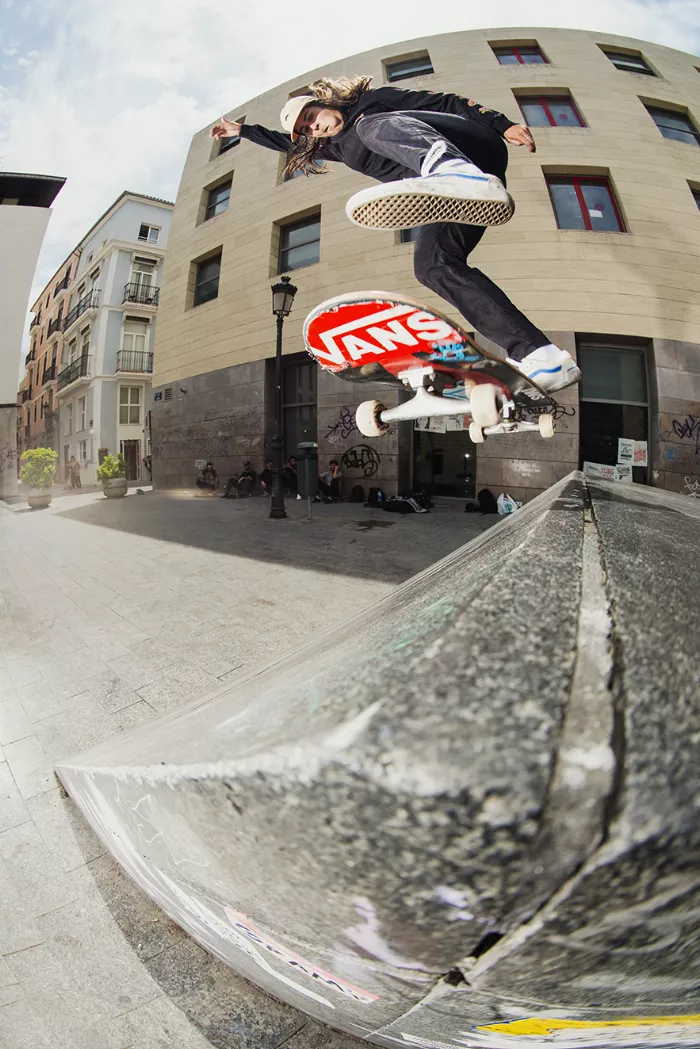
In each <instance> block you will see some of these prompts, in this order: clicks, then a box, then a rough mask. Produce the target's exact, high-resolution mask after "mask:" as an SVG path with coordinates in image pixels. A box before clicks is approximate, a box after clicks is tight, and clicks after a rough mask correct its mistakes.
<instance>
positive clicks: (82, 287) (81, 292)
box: [76, 284, 85, 302]
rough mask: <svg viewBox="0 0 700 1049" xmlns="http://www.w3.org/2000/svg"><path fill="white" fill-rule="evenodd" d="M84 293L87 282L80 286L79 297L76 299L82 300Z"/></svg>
mask: <svg viewBox="0 0 700 1049" xmlns="http://www.w3.org/2000/svg"><path fill="white" fill-rule="evenodd" d="M84 294H85V284H81V285H80V287H79V288H78V291H77V296H78V298H77V300H76V301H77V302H80V300H81V299H82V297H83V295H84Z"/></svg>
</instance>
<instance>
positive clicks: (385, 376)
mask: <svg viewBox="0 0 700 1049" xmlns="http://www.w3.org/2000/svg"><path fill="white" fill-rule="evenodd" d="M304 341H305V343H306V349H307V350H308V352H309V353H310V354H311V356H312V357H313V358H314V359H315V361H316V362H317V363H318V364H320V366H321V367H322V368H325V369H326V370H327V371H330V372H333V374H334V375H337V376H338V377H339V378H341V379H345V380H348V381H350V382H379V383H387V384H389V385H391V386H399V387H402V388H403V389H406V388H409V389H411V390H412V391H413V397H411V399H410V400H409V401H406V402H404V403H402V404H398V405H396V406H395V407H393V408H387V407H386V405H384V404H382V402H381V401H377V400H372V401H363V402H362V404H360V406H359V407H358V409H357V412H356V415H355V422H356V425H357V428H358V430H359V431H360V433H361V434H362V435H363V436H364V437H381V436H382V435H383V434H386V433H388V432H389V430H390V428H391V427H390V424H391V423H392V422H398V421H401V420H406V419H420V418H423V417H425V416H438V415H469V416H470V417H471V423H470V425H469V436H470V438H471V439H472V441H473V442H474V443H475V444H481V443H482V442H483V441H484V439H485V438H486V437H490V436H495V435H497V434H505V433H516V432H519V431H520V432H522V431H524V430H530V431H534V430H536V431H538V432H539V434H540V436H541V437H544V438H549V437H553V436H554V416H553V413H554V412H555V410H556V408H557V405H556V402H555V401H554V399H553V398H552V397H551V395H550V394H549V393H547V392H546V391H545V390H543V389H542V388H541V387H540V386H538V385H537V384H536V383H533V382H531V381H530V380H529V379H527V378H526V377H525V376H524V375H522V374H521V373H520V372H519V371H517V369H516V368H513V367H512V366H511V365H510V364H507V363H506V361H504V360H502V359H500V358H498V357H495V356H492V355H490V354H488V353H486V351H485V350H482V349H481V348H480V347H479V346H477V344H476V343H475V342H474V339H473V338H472V337H471V336H470V335H467V333H466V332H464V331H462V329H461V328H460V327H459V326H458V325H457V324H455V323H454V321H451V320H448V318H447V317H445V316H444V315H443V314H441V313H439V312H438V311H437V310H433V309H427V308H426V307H425V306H423V305H422V304H421V303H420V302H416V301H415V300H414V299H410V298H407V297H405V296H403V295H398V294H394V293H391V292H384V291H353V292H348V293H347V294H346V295H338V296H336V297H335V298H333V299H327V300H326V301H325V302H322V303H321V304H320V305H319V306H316V308H315V309H313V310H312V311H311V313H310V314H309V315H308V317H307V318H306V320H305V322H304Z"/></svg>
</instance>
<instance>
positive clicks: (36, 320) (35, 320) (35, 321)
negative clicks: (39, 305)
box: [29, 313, 41, 331]
mask: <svg viewBox="0 0 700 1049" xmlns="http://www.w3.org/2000/svg"><path fill="white" fill-rule="evenodd" d="M37 324H41V314H40V313H37V315H36V317H33V318H32V323H31V324H30V325H29V330H30V331H31V330H32V328H36V326H37Z"/></svg>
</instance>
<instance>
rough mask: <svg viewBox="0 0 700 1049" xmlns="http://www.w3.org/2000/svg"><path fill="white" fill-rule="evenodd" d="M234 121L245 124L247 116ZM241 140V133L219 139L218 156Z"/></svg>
mask: <svg viewBox="0 0 700 1049" xmlns="http://www.w3.org/2000/svg"><path fill="white" fill-rule="evenodd" d="M306 93H307V92H304V94H306ZM233 123H234V124H245V116H242V117H236V119H235V120H234V121H233ZM240 141H241V136H240V135H232V136H231V138H222V139H219V152H218V154H217V156H221V154H222V153H226V152H227V150H229V149H232V148H233V147H234V146H237V145H238V144H239V142H240ZM207 218H209V216H208V215H207Z"/></svg>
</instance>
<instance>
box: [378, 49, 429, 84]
mask: <svg viewBox="0 0 700 1049" xmlns="http://www.w3.org/2000/svg"><path fill="white" fill-rule="evenodd" d="M417 62H426V63H427V66H426V67H424V68H422V69H421V68H418V69H417V70H415V71H411V70H410V68H409V69H407V70H405V71H402V70H399V72H398V75H392V70H396V69H398V68H399V67H400V66H409V67H410V65H411V63H417ZM428 67H429V68H428ZM434 72H435V69H434V67H433V60H432V59H431V57H430V54H429V53H428V52H427V51H426V52H425V54H421V55H416V56H415V57H414V58H394V59H391V60H388V59H385V61H384V76H385V79H386V82H387V83H388V84H394V83H396V82H397V81H398V80H411V79H413V78H414V77H419V76H432V74H433V73H434Z"/></svg>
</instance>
